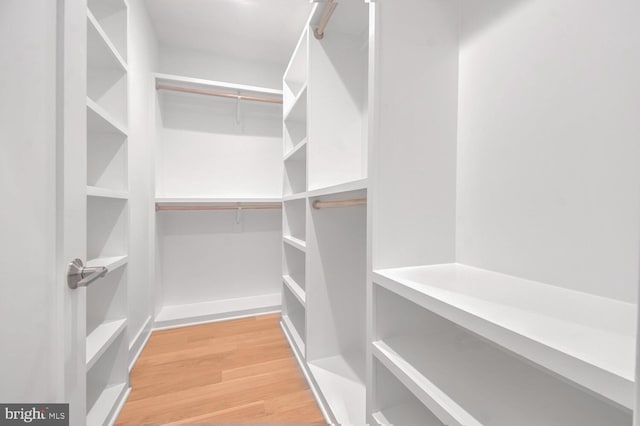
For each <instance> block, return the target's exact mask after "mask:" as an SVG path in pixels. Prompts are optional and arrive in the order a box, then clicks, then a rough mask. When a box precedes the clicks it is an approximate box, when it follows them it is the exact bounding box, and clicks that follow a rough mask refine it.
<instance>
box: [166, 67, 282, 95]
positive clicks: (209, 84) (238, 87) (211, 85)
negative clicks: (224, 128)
mask: <svg viewBox="0 0 640 426" xmlns="http://www.w3.org/2000/svg"><path fill="white" fill-rule="evenodd" d="M154 77H155V80H156V85H165V84H166V85H171V86H178V87H183V88H188V89H229V90H234V91H240V92H248V93H255V94H264V95H273V97H274V98H275V99H279V98H282V90H280V89H271V88H267V87H260V86H251V85H247V84H237V83H228V82H224V81H215V80H205V79H203V78H194V77H187V76H181V75H173V74H163V73H156V74H154Z"/></svg>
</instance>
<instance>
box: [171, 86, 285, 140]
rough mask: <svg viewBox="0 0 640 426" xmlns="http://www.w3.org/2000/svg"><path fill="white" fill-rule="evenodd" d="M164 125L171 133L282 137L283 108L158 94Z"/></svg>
mask: <svg viewBox="0 0 640 426" xmlns="http://www.w3.org/2000/svg"><path fill="white" fill-rule="evenodd" d="M158 97H159V99H160V102H159V104H160V107H159V114H160V116H161V117H160V120H161V121H160V122H161V123H162V126H163V127H165V128H169V129H179V130H186V131H193V132H201V133H215V134H228V135H245V136H265V137H277V138H279V137H282V105H281V104H271V103H264V102H254V101H240V104H239V111H238V101H236V100H234V99H227V98H220V97H215V96H203V95H192V94H185V93H173V92H158Z"/></svg>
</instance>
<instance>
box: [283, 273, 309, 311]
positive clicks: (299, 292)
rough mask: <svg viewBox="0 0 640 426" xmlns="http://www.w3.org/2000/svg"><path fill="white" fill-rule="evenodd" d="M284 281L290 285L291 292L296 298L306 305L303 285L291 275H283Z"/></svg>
mask: <svg viewBox="0 0 640 426" xmlns="http://www.w3.org/2000/svg"><path fill="white" fill-rule="evenodd" d="M282 281H284V283H285V285H286V286H287V287H289V290H291V293H293V295H294V296H295V297H296V299H298V301H299V302H300V303H301V304H302V306H305V304H306V302H305V292H304V290H303V289H302V287H300V286H299V285H298V283H297V282H296V281H295V280H294V279H293V278H291V277H290V276H289V275H283V276H282Z"/></svg>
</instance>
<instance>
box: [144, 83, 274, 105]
mask: <svg viewBox="0 0 640 426" xmlns="http://www.w3.org/2000/svg"><path fill="white" fill-rule="evenodd" d="M156 90H171V91H173V92H183V93H192V94H195V95H207V96H218V97H220V98H229V99H237V100H239V101H255V102H266V103H270V104H282V99H276V98H263V97H261V96H246V95H236V94H234V93H223V92H215V91H213V90H204V89H192V88H189V87H180V86H170V85H167V84H156Z"/></svg>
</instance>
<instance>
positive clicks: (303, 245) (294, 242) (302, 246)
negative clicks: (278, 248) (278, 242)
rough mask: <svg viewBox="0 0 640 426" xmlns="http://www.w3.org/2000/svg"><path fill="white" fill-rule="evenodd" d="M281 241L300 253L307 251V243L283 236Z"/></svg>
mask: <svg viewBox="0 0 640 426" xmlns="http://www.w3.org/2000/svg"><path fill="white" fill-rule="evenodd" d="M282 240H283V241H284V242H285V243H287V244H289V245H290V246H291V247H295V248H297V249H298V250H300V251H302V252H305V251H307V243H306V242H304V241H302V240H301V239H299V238H295V237H292V236H289V235H285V236H283V237H282Z"/></svg>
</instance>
